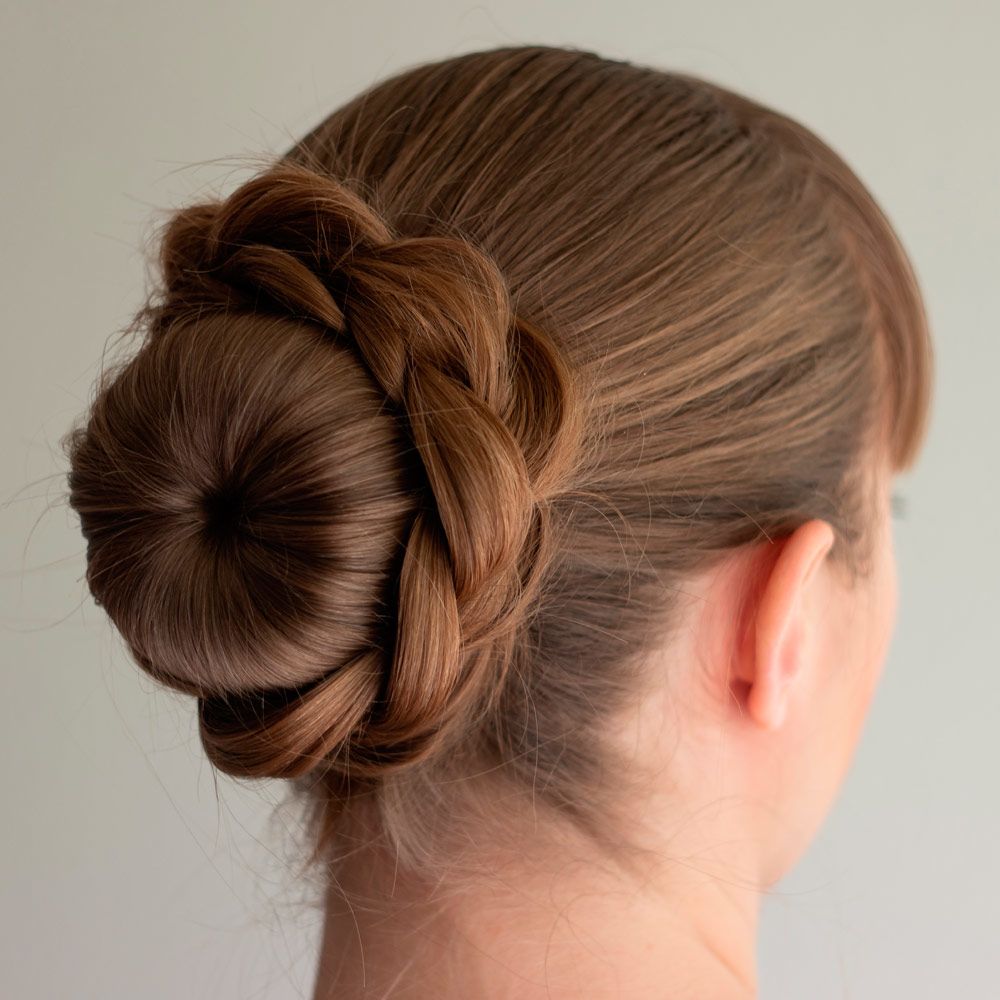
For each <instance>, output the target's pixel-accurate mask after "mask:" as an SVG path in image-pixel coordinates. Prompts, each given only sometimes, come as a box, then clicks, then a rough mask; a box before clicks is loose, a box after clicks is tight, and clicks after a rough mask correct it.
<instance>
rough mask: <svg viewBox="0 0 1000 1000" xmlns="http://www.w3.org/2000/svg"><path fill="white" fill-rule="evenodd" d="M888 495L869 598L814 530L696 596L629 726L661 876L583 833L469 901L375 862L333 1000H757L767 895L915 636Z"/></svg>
mask: <svg viewBox="0 0 1000 1000" xmlns="http://www.w3.org/2000/svg"><path fill="white" fill-rule="evenodd" d="M875 475H876V477H877V485H876V488H877V496H878V497H879V498H880V500H881V505H880V519H879V521H878V523H877V544H876V547H875V555H874V562H873V565H872V571H871V574H870V576H869V577H867V578H866V579H865V580H863V581H862V582H861V583H858V584H855V585H853V586H852V585H851V583H850V581H849V580H848V578H847V577H846V576H845V575H844V574H843V572H842V571H841V569H840V568H839V567H838V566H837V565H836V564H835V563H833V561H832V560H831V559H829V558H828V553H829V549H830V546H831V544H832V543H833V540H834V535H833V530H832V528H831V527H830V525H829V524H828V523H826V522H825V521H821V520H813V521H809V522H807V523H806V524H803V525H802V526H801V527H800V528H799V529H798V530H796V531H795V532H794V533H793V534H792V535H790V536H789V537H787V538H784V539H782V540H780V541H776V542H775V543H773V544H767V543H765V544H762V545H759V546H752V547H749V548H747V549H741V550H739V551H738V552H735V553H733V554H732V556H731V558H727V559H726V560H725V561H724V562H723V563H722V564H720V565H719V566H717V567H715V568H713V569H712V570H711V571H710V572H706V573H704V574H702V575H701V576H699V577H698V578H696V579H694V580H692V581H691V583H690V586H689V587H686V588H685V594H686V599H685V601H686V617H685V619H684V627H682V628H681V629H680V630H679V631H678V633H677V634H676V635H675V636H673V637H672V639H671V642H670V644H669V645H668V646H666V647H665V648H664V649H663V650H662V651H661V652H660V653H659V654H657V656H656V657H654V658H653V659H652V660H651V662H650V668H651V669H650V673H649V676H650V678H661V680H659V681H655V680H651V681H650V683H649V684H647V685H646V686H645V688H644V690H643V692H642V693H641V696H640V697H639V698H638V699H637V702H636V704H635V707H634V710H633V711H630V712H629V714H628V715H627V717H626V718H624V719H622V720H620V722H619V724H617V725H616V726H615V727H614V737H613V738H615V739H618V740H620V741H621V746H622V748H623V749H624V750H626V751H627V753H628V755H629V758H630V759H632V760H634V761H635V765H636V769H637V772H641V773H642V774H643V775H647V774H648V775H650V776H651V777H650V779H649V780H648V781H645V780H644V781H643V783H642V787H644V788H645V789H646V795H645V796H639V797H636V798H635V800H634V801H630V809H631V811H632V820H633V823H632V826H631V827H630V833H631V835H632V836H634V837H635V839H636V840H637V841H638V842H640V843H641V844H642V846H643V847H645V848H647V849H648V852H649V857H650V858H652V859H654V860H652V861H650V862H648V863H646V864H645V866H644V868H643V870H642V873H641V874H640V875H636V876H633V875H624V874H623V873H622V871H621V870H620V869H617V868H614V867H613V866H612V865H609V864H608V863H607V861H606V860H604V861H602V860H601V859H600V858H598V857H596V856H594V851H593V848H589V849H588V848H587V846H586V845H585V844H584V843H583V841H582V839H581V840H580V841H579V842H578V843H577V842H574V841H573V839H572V833H569V832H566V833H564V834H562V835H561V837H560V840H559V849H558V850H557V851H553V850H551V849H550V848H548V847H546V846H545V842H543V841H542V840H541V839H540V838H538V837H537V836H534V835H533V833H532V828H531V824H530V822H528V821H527V818H525V819H524V836H523V838H521V839H520V841H519V847H518V849H517V850H516V851H513V852H507V853H504V852H503V851H502V850H500V849H497V851H496V852H495V854H494V855H492V856H490V857H489V858H487V859H486V863H487V866H488V870H489V871H491V872H492V873H493V877H491V878H490V879H483V880H481V881H480V882H478V883H475V884H472V885H464V886H463V887H462V890H461V891H456V892H451V893H449V892H447V891H445V890H444V889H443V887H441V886H436V887H428V886H427V885H426V884H421V883H420V881H419V880H418V879H414V878H412V877H407V876H404V875H401V874H400V873H399V872H398V871H396V870H394V869H395V866H394V865H393V863H392V859H391V858H385V857H382V856H380V855H378V854H377V852H375V851H370V852H366V851H365V850H364V849H362V851H360V852H359V854H358V856H357V859H356V861H357V864H354V865H352V866H351V871H352V872H354V873H356V874H355V875H354V876H351V875H348V879H351V878H353V879H354V882H353V884H351V883H350V882H345V881H344V880H342V884H344V885H345V888H348V889H349V890H353V891H354V892H360V894H361V895H362V896H364V897H366V898H368V899H371V900H373V902H372V905H370V906H368V905H361V906H358V905H354V906H352V907H347V906H345V905H344V904H343V903H342V902H340V901H339V899H338V897H336V896H334V895H331V896H330V898H329V900H328V908H327V916H326V925H325V928H324V934H323V941H322V949H321V959H320V967H319V975H318V979H317V983H316V992H315V993H314V1000H327V998H332V997H337V998H338V1000H353V998H356V997H365V998H369V997H373V998H374V997H378V998H382V997H393V998H397V997H398V998H404V997H405V998H410V997H413V998H415V997H424V998H426V997H435V998H439V1000H451V998H454V1000H458V998H463V1000H469V998H472V997H475V998H479V1000H499V998H511V1000H514V998H517V1000H536V998H538V1000H541V998H545V1000H570V998H573V1000H580V998H583V997H586V998H598V997H601V998H603V997H608V998H610V997H615V998H626V997H628V998H642V1000H652V998H667V997H669V998H672V1000H686V998H692V1000H693V998H699V1000H746V998H752V997H755V996H756V995H757V993H756V990H757V986H756V979H757V973H756V963H755V951H756V936H757V925H758V910H759V906H760V903H761V900H762V897H763V894H764V893H765V892H766V891H767V889H768V888H769V887H770V886H772V885H773V884H774V883H775V882H776V881H778V879H780V878H781V877H782V875H784V874H785V873H786V872H787V871H788V870H789V869H790V868H791V867H792V866H793V865H794V864H795V863H796V861H797V860H798V859H799V858H800V856H801V855H802V853H803V852H804V851H805V849H806V848H807V846H808V845H809V843H810V841H811V840H812V838H813V837H814V835H815V833H816V831H817V830H818V828H819V826H820V825H821V823H822V822H823V819H824V818H825V816H826V814H827V812H828V811H829V809H830V807H831V805H832V803H833V801H834V800H835V798H836V795H837V792H838V790H839V788H840V786H841V783H842V781H843V778H844V776H845V774H846V772H847V770H848V768H849V765H850V762H851V759H852V757H853V754H854V750H855V747H856V744H857V741H858V737H859V734H860V732H861V729H862V726H863V722H864V719H865V716H866V714H867V710H868V707H869V705H870V702H871V698H872V695H873V693H874V691H875V688H876V686H877V682H878V678H879V676H880V674H881V670H882V666H883V663H884V661H885V657H886V654H887V652H888V648H889V644H890V641H891V636H892V632H893V628H894V625H895V619H896V609H897V577H896V564H895V554H894V550H893V541H892V529H891V514H890V487H891V473H890V471H889V469H888V467H887V466H879V467H878V469H877V470H876V471H875ZM518 822H521V818H520V817H519V816H518V814H517V813H516V811H515V810H513V809H512V810H511V813H510V823H511V824H516V823H518ZM536 844H537V846H536ZM588 851H589V852H588ZM381 896H385V897H386V898H388V899H389V900H390V902H388V903H386V902H382V903H378V904H376V903H375V902H374V900H375V899H376V898H379V897H381Z"/></svg>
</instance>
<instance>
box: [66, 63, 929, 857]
mask: <svg viewBox="0 0 1000 1000" xmlns="http://www.w3.org/2000/svg"><path fill="white" fill-rule="evenodd" d="M131 330H132V332H135V333H141V337H140V341H139V344H138V346H137V348H136V350H135V351H134V352H133V353H132V354H131V355H130V357H128V358H127V359H126V360H125V361H123V362H122V363H120V364H118V365H116V366H114V367H113V368H109V369H107V370H106V371H105V372H104V373H103V374H102V376H101V378H100V380H99V383H98V386H97V387H96V393H95V398H94V400H93V403H92V406H91V407H90V409H89V412H88V414H87V416H86V420H85V421H84V422H82V424H81V425H80V426H78V427H76V428H75V429H74V430H72V431H71V432H70V434H69V435H68V437H67V450H68V453H69V458H70V476H69V486H70V501H71V504H72V506H73V508H74V509H75V510H76V511H77V512H78V513H79V516H80V520H81V525H82V530H83V534H84V536H85V538H86V540H87V581H88V585H89V587H90V590H91V592H92V593H93V596H94V598H95V600H96V601H97V602H98V603H99V604H100V605H101V606H102V607H103V608H104V609H105V610H106V612H107V614H108V615H109V616H110V618H111V619H112V621H113V622H114V624H115V625H116V626H117V628H118V629H119V630H120V632H121V634H122V636H123V638H124V640H125V641H126V643H127V645H128V648H129V649H130V651H131V653H132V655H133V656H134V657H135V659H136V661H137V662H138V663H139V664H140V665H141V666H142V667H143V668H144V669H145V670H146V671H148V672H149V673H150V674H151V675H153V676H154V677H156V678H158V679H159V680H160V681H162V682H164V683H165V684H168V685H170V686H172V687H174V688H176V689H178V690H181V691H184V692H188V693H190V694H192V695H195V696H196V697H197V699H198V710H199V722H200V733H201V739H202V741H203V743H204V746H205V749H206V751H207V754H208V756H209V758H210V759H211V761H212V762H213V763H214V764H215V765H216V766H217V767H218V768H220V769H221V770H223V771H225V772H228V773H229V774H233V775H238V776H244V777H254V778H264V777H277V778H288V779H291V781H292V785H291V786H290V787H292V788H293V789H294V790H295V791H296V792H299V793H301V794H302V795H304V796H305V800H306V801H307V802H308V803H309V804H310V817H311V824H310V827H309V829H310V832H311V837H312V843H313V847H314V851H313V854H312V857H313V858H314V859H315V858H320V857H322V858H324V859H325V860H328V861H330V860H332V859H333V858H335V857H336V856H337V852H338V850H343V849H344V845H345V844H346V843H349V836H348V832H347V831H348V830H349V829H350V827H349V821H350V820H351V819H352V817H353V819H354V821H356V822H358V823H361V822H362V820H361V819H359V817H363V822H364V824H365V826H364V828H365V830H366V831H367V834H368V835H370V836H372V837H379V838H384V840H385V842H386V843H388V844H390V845H391V847H392V849H393V851H394V852H395V853H396V855H397V857H398V858H399V859H400V861H401V863H403V864H406V863H409V864H412V865H417V864H430V863H431V862H432V861H433V859H434V857H435V850H437V849H438V848H439V847H440V846H441V845H442V844H444V843H445V841H446V840H449V838H450V841H451V842H453V843H461V842H462V839H463V836H465V837H468V833H467V832H466V833H464V834H463V832H462V831H463V823H465V824H467V823H469V822H472V819H471V817H472V815H473V814H474V815H475V817H476V821H477V822H479V821H482V822H488V821H490V819H491V818H492V821H493V826H492V828H491V833H490V834H484V833H483V831H482V828H479V831H480V832H479V833H478V834H476V835H475V836H485V835H489V836H492V835H496V836H497V837H502V836H503V816H502V815H499V813H501V811H502V810H500V809H498V808H496V806H497V805H498V804H499V803H500V802H501V801H502V799H501V798H499V797H497V796H496V794H495V790H496V789H497V788H498V787H502V788H503V789H506V790H509V791H510V793H511V795H512V796H517V795H522V796H525V797H527V798H530V799H531V801H532V802H533V804H534V805H535V807H536V809H542V808H544V809H545V810H546V811H547V814H548V815H549V816H550V817H552V819H553V821H558V822H563V821H565V822H568V823H572V824H574V825H575V827H576V828H578V829H581V830H583V831H584V832H585V833H586V834H587V835H588V836H590V837H592V838H593V839H594V840H596V841H597V842H599V843H601V844H602V845H604V846H605V847H607V848H609V849H612V850H613V849H614V848H615V846H616V845H618V846H621V845H623V844H624V840H623V830H622V829H621V828H620V827H619V826H618V825H616V823H615V819H614V818H615V817H616V816H617V815H618V814H619V808H620V806H621V805H622V799H623V798H624V797H625V790H626V789H627V788H628V787H629V781H630V780H631V779H632V778H634V777H635V776H634V775H631V774H630V771H629V767H630V765H629V763H628V762H626V761H624V760H623V759H619V758H618V757H617V756H616V755H615V751H614V750H613V749H612V743H611V741H610V740H609V739H608V727H609V724H610V720H611V719H613V718H614V717H615V716H616V713H617V712H619V711H620V710H622V708H623V706H625V705H626V704H627V703H628V701H629V700H630V699H631V698H634V697H635V692H636V690H637V686H638V685H639V684H640V683H641V678H642V673H641V667H642V664H643V663H644V661H645V660H646V659H647V658H648V656H649V655H650V653H651V652H652V651H653V650H654V649H656V648H657V647H658V646H660V645H662V643H663V642H664V638H665V637H667V636H669V635H670V633H671V629H672V627H673V626H674V624H675V618H676V611H677V604H676V591H677V590H678V589H679V588H681V587H682V585H683V582H684V580H685V578H687V577H688V576H689V575H690V574H692V573H695V572H698V571H700V570H702V569H705V568H707V567H710V566H711V565H713V564H714V563H715V562H716V561H717V560H720V559H722V558H724V557H725V556H726V555H727V554H731V553H732V552H733V550H735V549H737V548H739V547H743V546H748V545H756V544H761V545H767V544H770V543H771V542H772V541H773V540H774V539H778V538H781V537H783V536H786V535H787V534H789V533H790V532H792V531H793V530H794V529H795V528H797V527H798V526H799V525H800V524H802V523H804V522H805V521H807V520H809V519H812V518H823V519H826V520H828V521H829V522H830V523H831V524H832V525H833V527H834V529H835V533H836V543H835V545H834V548H833V551H832V557H833V558H834V559H835V560H836V561H837V563H838V564H839V565H840V566H842V567H843V569H844V571H845V572H846V573H848V574H850V576H851V578H852V579H855V580H856V579H859V578H860V577H861V576H863V575H864V573H865V572H866V571H867V565H868V562H867V561H868V559H869V557H870V554H871V549H870V543H871V531H870V528H871V526H872V524H873V520H874V500H873V497H872V495H871V492H870V490H869V489H868V487H867V485H866V484H867V482H868V480H867V473H866V470H868V469H869V468H870V467H871V465H872V462H873V461H874V456H875V455H876V449H881V450H882V454H885V455H887V456H888V460H889V461H891V463H892V468H893V469H894V470H896V471H902V470H905V469H907V468H908V467H909V466H910V465H911V464H912V463H913V462H914V461H915V459H916V456H917V453H918V449H919V446H920V444H921V441H922V438H923V436H924V433H925V428H926V423H927V416H928V410H929V405H930V394H931V378H932V350H931V343H930V339H929V335H928V330H927V323H926V319H925V314H924V309H923V306H922V303H921V297H920V294H919V290H918V285H917V282H916V280H915V278H914V274H913V272H912V269H911V266H910V264H909V262H908V260H907V257H906V255H905V253H904V251H903V250H902V248H901V246H900V243H899V241H898V239H897V237H896V235H895V234H894V231H893V229H892V226H891V225H890V223H889V222H888V221H887V219H886V217H885V215H884V214H883V212H882V211H881V210H880V208H879V207H878V205H877V204H876V202H875V201H874V200H873V199H872V197H871V195H870V194H869V193H868V192H867V191H866V189H865V187H864V186H863V185H862V183H861V182H860V181H859V179H858V178H857V177H856V176H855V175H854V173H852V171H851V170H850V169H849V168H848V166H847V165H846V164H845V163H844V162H843V160H842V159H841V158H840V157H839V156H838V155H837V154H836V153H834V152H833V151H832V150H831V149H830V148H829V147H828V146H827V145H825V144H824V143H823V142H822V141H821V140H820V139H819V138H818V137H817V136H815V135H814V134H813V133H812V132H810V131H809V130H807V129H806V128H804V127H803V126H802V125H800V124H798V123H797V122H795V121H793V120H792V119H790V118H789V117H787V116H784V115H782V114H780V113H778V112H776V111H773V110H770V109H767V108H765V107H763V106H761V105H760V104H758V103H756V102H754V101H751V100H749V99H748V98H745V97H741V96H739V95H737V94H735V93H733V92H731V91H728V90H726V89H724V88H722V87H719V86H715V85H712V84H710V83H708V82H706V81H703V80H700V79H697V78H695V77H692V76H689V75H684V74H680V73H671V72H664V71H661V70H657V69H652V68H646V67H641V66H636V65H633V64H631V63H628V62H624V61H613V60H609V59H605V58H601V57H599V56H598V55H596V54H594V53H591V52H584V51H577V50H573V49H564V48H547V47H534V46H530V47H517V48H506V49H496V50H491V51H485V52H476V53H471V54H468V55H463V56H460V57H457V58H452V59H448V60H445V61H443V62H438V63H434V64H429V65H424V66H419V67H417V68H414V69H410V70H408V71H406V72H403V73H400V74H399V75H397V76H394V77H392V78H391V79H388V80H386V81H383V82H381V83H379V84H377V85H375V86H373V87H372V88H371V89H369V90H367V91H366V92H365V93H363V94H361V95H360V96H359V97H357V98H356V99H354V100H352V101H351V102H350V103H348V104H347V105H345V106H344V107H342V108H340V109H339V110H337V111H335V112H334V113H333V114H331V115H330V116H329V117H328V118H326V119H325V120H324V121H323V122H322V123H321V124H319V125H318V126H317V127H316V128H314V129H313V130H312V131H311V132H309V134H308V135H306V136H305V137H303V138H302V139H301V140H300V141H298V142H296V143H295V145H294V146H293V147H291V148H290V149H288V150H287V151H286V152H285V153H284V154H283V155H281V156H280V157H276V158H275V160H274V161H273V162H269V164H268V165H267V166H266V167H265V168H264V169H262V170H260V171H259V172H258V173H257V174H256V175H255V176H253V177H251V178H250V179H249V180H247V181H245V182H244V183H242V184H241V185H240V186H239V187H238V188H237V189H236V190H234V191H233V192H232V193H231V194H229V195H228V196H226V197H218V198H212V199H209V200H205V201H201V202H199V203H197V204H192V205H188V206H187V207H184V208H181V209H179V210H177V211H175V212H174V213H172V214H171V215H170V217H169V218H168V219H167V221H166V222H165V224H164V225H163V227H162V230H161V232H160V234H159V243H158V282H157V285H156V287H155V288H154V289H153V290H152V291H151V293H150V295H149V298H148V300H147V302H146V304H145V305H144V306H143V307H142V309H141V310H140V311H139V312H138V313H137V315H136V318H135V320H134V322H133V324H132V328H131ZM476 776H479V780H478V781H476V780H473V779H474V778H475V777H476ZM486 776H489V780H490V782H491V785H490V787H491V788H492V789H493V790H494V791H493V792H492V793H491V796H490V802H492V803H493V806H494V808H493V809H492V811H491V810H490V808H489V803H487V802H484V798H483V796H482V795H479V796H478V797H477V795H476V792H475V789H476V788H477V787H479V786H480V785H482V784H483V783H484V782H485V780H486ZM500 783H502V786H501V785H500ZM445 817H447V819H445ZM466 830H467V827H466Z"/></svg>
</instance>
